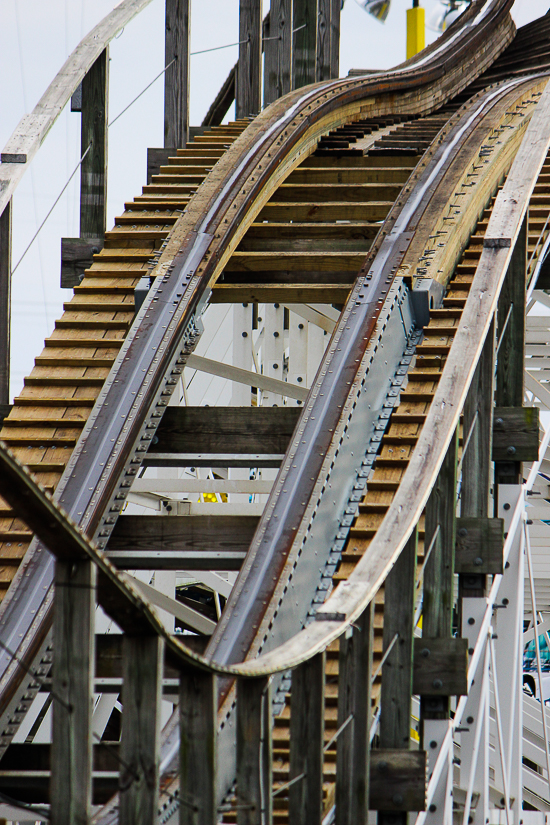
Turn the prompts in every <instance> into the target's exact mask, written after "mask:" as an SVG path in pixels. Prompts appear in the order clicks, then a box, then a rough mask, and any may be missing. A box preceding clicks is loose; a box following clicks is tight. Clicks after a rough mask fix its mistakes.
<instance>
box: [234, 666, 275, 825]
mask: <svg viewBox="0 0 550 825" xmlns="http://www.w3.org/2000/svg"><path fill="white" fill-rule="evenodd" d="M271 725H272V720H271V691H270V687H269V680H268V679H264V678H260V679H239V680H238V682H237V823H238V825H271V823H272V821H273V817H272V797H271V793H272V767H271V763H272V758H273V757H272V744H271Z"/></svg>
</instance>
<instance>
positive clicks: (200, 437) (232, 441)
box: [150, 407, 300, 453]
mask: <svg viewBox="0 0 550 825" xmlns="http://www.w3.org/2000/svg"><path fill="white" fill-rule="evenodd" d="M299 416H300V409H299V408H298V407H167V409H166V411H165V413H164V415H163V417H162V421H161V423H160V426H159V428H158V430H157V441H156V443H155V444H154V445H153V446H152V447H151V448H150V452H161V453H164V452H178V453H185V452H192V451H193V452H197V453H224V452H232V453H285V452H286V449H287V446H288V442H289V441H290V438H291V437H292V433H293V432H294V428H295V426H296V423H297V421H298V418H299Z"/></svg>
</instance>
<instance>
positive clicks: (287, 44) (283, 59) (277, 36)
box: [264, 0, 294, 106]
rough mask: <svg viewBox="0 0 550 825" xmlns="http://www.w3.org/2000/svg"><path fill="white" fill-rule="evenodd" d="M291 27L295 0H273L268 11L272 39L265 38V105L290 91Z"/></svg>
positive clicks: (269, 35)
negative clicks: (293, 0)
mask: <svg viewBox="0 0 550 825" xmlns="http://www.w3.org/2000/svg"><path fill="white" fill-rule="evenodd" d="M292 29H293V2H292V0H272V2H271V8H270V10H269V34H268V37H269V40H264V106H267V105H269V104H270V103H273V101H274V100H277V98H279V97H282V96H283V95H286V94H288V92H290V90H291V83H292V53H293V49H292V44H293V39H294V38H293V34H292Z"/></svg>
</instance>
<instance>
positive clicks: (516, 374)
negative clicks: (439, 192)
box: [495, 218, 527, 484]
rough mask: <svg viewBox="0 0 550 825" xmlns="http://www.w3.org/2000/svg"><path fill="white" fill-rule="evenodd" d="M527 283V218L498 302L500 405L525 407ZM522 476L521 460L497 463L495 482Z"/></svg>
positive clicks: (514, 481)
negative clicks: (524, 372)
mask: <svg viewBox="0 0 550 825" xmlns="http://www.w3.org/2000/svg"><path fill="white" fill-rule="evenodd" d="M526 282H527V218H526V219H525V220H524V222H523V224H522V227H521V230H520V233H519V235H518V239H517V241H516V245H515V247H514V251H513V253H512V258H511V260H510V266H509V267H508V272H507V273H506V278H505V281H504V284H503V286H502V291H501V293H500V298H499V302H498V312H497V322H498V336H499V342H498V347H499V349H498V355H497V380H496V392H495V406H497V407H522V406H523V394H524V376H523V371H524V369H525V288H526ZM507 319H508V322H507V323H506V321H507ZM505 325H506V326H505ZM520 475H521V463H520V462H519V461H513V460H511V461H498V462H495V484H519V483H520V482H521V477H520Z"/></svg>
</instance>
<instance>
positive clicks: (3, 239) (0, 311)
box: [0, 201, 11, 404]
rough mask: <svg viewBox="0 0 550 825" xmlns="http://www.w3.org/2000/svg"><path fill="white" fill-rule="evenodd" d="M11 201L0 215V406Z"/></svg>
mask: <svg viewBox="0 0 550 825" xmlns="http://www.w3.org/2000/svg"><path fill="white" fill-rule="evenodd" d="M10 328H11V201H9V202H8V204H7V206H6V208H5V209H4V211H3V212H2V214H1V215H0V404H9V400H10V398H9V396H10V349H11V347H10V340H11V329H10Z"/></svg>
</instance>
